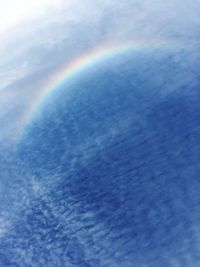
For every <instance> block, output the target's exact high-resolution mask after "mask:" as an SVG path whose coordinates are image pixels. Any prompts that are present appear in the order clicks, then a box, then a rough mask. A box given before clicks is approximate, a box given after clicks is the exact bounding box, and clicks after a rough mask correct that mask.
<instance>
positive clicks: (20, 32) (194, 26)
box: [0, 0, 200, 140]
mask: <svg viewBox="0 0 200 267" xmlns="http://www.w3.org/2000/svg"><path fill="white" fill-rule="evenodd" d="M0 4H1V10H0V16H1V25H0V38H1V43H0V59H1V60H0V80H1V85H0V125H1V127H2V128H3V129H4V131H2V133H1V136H3V137H2V138H3V139H4V138H5V136H6V139H7V140H8V138H9V135H10V134H9V133H11V131H12V129H13V130H14V129H15V128H18V127H19V121H20V118H21V117H22V116H23V114H24V113H26V109H27V107H28V106H29V105H30V102H31V101H32V99H33V98H34V94H35V93H37V91H38V90H40V89H41V87H42V82H44V81H45V80H47V79H48V78H49V77H51V75H52V73H54V71H55V70H56V69H58V68H59V66H61V65H62V64H63V62H68V61H70V60H71V59H73V58H76V57H78V56H79V55H80V54H83V53H84V52H85V51H88V50H90V49H92V48H94V47H96V46H99V45H101V44H102V46H103V45H105V44H124V43H127V42H133V43H134V42H140V41H141V42H145V43H147V44H148V43H150V42H151V41H153V42H155V43H159V42H161V41H164V42H166V43H170V42H175V43H180V44H181V45H184V46H188V45H190V46H194V47H196V46H198V42H199V37H198V36H200V35H199V34H198V32H199V29H200V17H199V10H200V1H198V0H185V1H184V2H180V1H178V0H171V1H156V0H143V1H138V0H132V1H116V0H115V1H114V0H109V1H102V0H84V1H81V0H76V1H66V0H59V1H58V0H57V1H53V0H52V1H50V0H40V1H25V0H6V1H0ZM5 117H6V118H8V117H9V118H10V120H9V121H8V120H6V123H5V121H4V119H5ZM9 122H10V123H9ZM1 136H0V137H1ZM11 136H12V137H11V139H12V138H13V134H11ZM2 138H0V140H1V139H2Z"/></svg>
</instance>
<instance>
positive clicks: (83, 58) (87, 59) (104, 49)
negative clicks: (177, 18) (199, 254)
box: [18, 41, 174, 140]
mask: <svg viewBox="0 0 200 267" xmlns="http://www.w3.org/2000/svg"><path fill="white" fill-rule="evenodd" d="M165 46H166V47H167V48H169V47H174V44H172V45H169V43H167V44H166V43H165V42H155V41H153V42H148V44H147V43H146V42H136V43H129V44H125V45H124V44H122V45H114V46H113V45H112V46H110V45H103V46H102V45H101V46H99V47H97V48H95V49H92V50H90V51H88V52H86V53H84V54H83V55H80V56H78V57H76V58H74V59H72V60H71V61H70V62H69V61H68V62H67V63H66V64H64V65H63V66H61V67H60V68H58V70H56V71H55V72H54V74H53V75H51V77H49V78H48V79H47V80H46V82H45V83H44V85H43V87H42V88H41V89H40V90H39V92H38V93H37V95H36V96H35V98H34V99H33V102H32V103H31V105H30V107H29V108H28V110H26V112H25V116H24V117H23V118H22V121H21V123H20V124H21V130H20V133H19V135H20V136H19V138H18V139H19V140H21V139H23V136H24V134H25V129H27V128H28V125H29V124H30V123H31V121H32V120H33V118H34V117H35V115H36V113H37V112H38V111H39V110H40V109H41V107H42V106H43V105H44V104H45V100H46V99H47V96H50V95H51V93H52V92H54V91H55V90H56V89H58V88H60V86H61V85H62V84H63V83H66V82H67V81H68V80H69V79H72V78H73V77H77V75H79V74H80V73H81V72H82V71H84V70H86V69H88V68H90V67H92V66H93V65H96V64H99V63H100V62H102V61H104V60H107V59H109V58H113V57H116V56H119V55H123V54H124V53H129V52H135V51H136V52H137V51H141V50H144V49H149V48H163V47H165Z"/></svg>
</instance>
